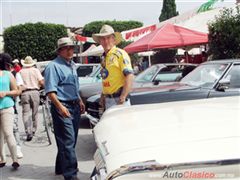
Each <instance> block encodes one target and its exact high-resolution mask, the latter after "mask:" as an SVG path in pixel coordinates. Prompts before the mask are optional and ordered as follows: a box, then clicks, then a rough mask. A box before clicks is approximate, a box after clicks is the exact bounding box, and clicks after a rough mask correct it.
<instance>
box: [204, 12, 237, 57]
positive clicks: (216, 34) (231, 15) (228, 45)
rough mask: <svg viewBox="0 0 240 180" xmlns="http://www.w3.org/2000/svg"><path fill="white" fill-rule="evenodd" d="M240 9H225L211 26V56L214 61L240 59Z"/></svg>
mask: <svg viewBox="0 0 240 180" xmlns="http://www.w3.org/2000/svg"><path fill="white" fill-rule="evenodd" d="M239 44H240V9H239V7H236V11H234V9H232V8H229V9H224V10H223V11H222V12H221V13H220V15H219V16H218V17H216V19H215V21H214V22H212V23H210V24H209V54H210V55H212V59H229V58H240V46H239Z"/></svg>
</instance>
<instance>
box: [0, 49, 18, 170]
mask: <svg viewBox="0 0 240 180" xmlns="http://www.w3.org/2000/svg"><path fill="white" fill-rule="evenodd" d="M6 58H10V56H9V55H8V54H5V53H4V54H0V158H1V160H0V168H2V167H4V166H5V165H6V155H5V151H4V139H5V140H6V142H7V145H8V148H9V151H10V153H11V157H12V161H13V163H12V167H13V168H14V169H17V168H18V167H19V166H20V165H19V163H18V159H17V145H16V141H15V138H14V135H13V119H14V109H13V106H14V101H13V97H16V96H18V95H19V91H18V89H17V84H16V80H15V78H14V76H13V75H12V74H11V72H9V71H6V70H5V69H6V66H7V63H6V61H5V60H6Z"/></svg>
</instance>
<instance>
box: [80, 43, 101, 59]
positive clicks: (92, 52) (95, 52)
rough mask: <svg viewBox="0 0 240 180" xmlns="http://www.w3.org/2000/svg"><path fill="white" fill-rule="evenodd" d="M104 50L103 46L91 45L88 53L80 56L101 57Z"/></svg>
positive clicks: (85, 52)
mask: <svg viewBox="0 0 240 180" xmlns="http://www.w3.org/2000/svg"><path fill="white" fill-rule="evenodd" d="M103 52H104V50H103V47H102V46H101V45H99V46H95V45H94V44H93V45H91V46H90V47H89V48H88V49H87V50H86V51H84V52H83V53H81V54H80V56H82V57H83V56H101V55H102V54H103Z"/></svg>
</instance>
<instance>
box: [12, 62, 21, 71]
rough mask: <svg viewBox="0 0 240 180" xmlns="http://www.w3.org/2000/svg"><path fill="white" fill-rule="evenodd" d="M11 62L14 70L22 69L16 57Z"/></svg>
mask: <svg viewBox="0 0 240 180" xmlns="http://www.w3.org/2000/svg"><path fill="white" fill-rule="evenodd" d="M12 63H13V68H14V70H15V71H16V72H19V71H20V70H21V69H22V67H21V66H20V65H19V60H18V59H14V60H13V61H12Z"/></svg>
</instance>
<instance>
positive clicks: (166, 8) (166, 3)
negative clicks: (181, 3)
mask: <svg viewBox="0 0 240 180" xmlns="http://www.w3.org/2000/svg"><path fill="white" fill-rule="evenodd" d="M177 15H178V12H177V8H176V3H175V0H163V7H162V11H161V15H160V16H159V22H162V21H165V20H167V19H169V18H171V17H174V16H177Z"/></svg>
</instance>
